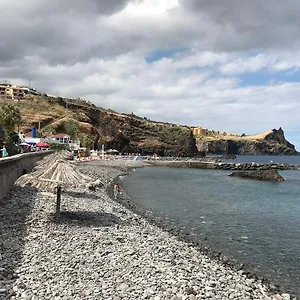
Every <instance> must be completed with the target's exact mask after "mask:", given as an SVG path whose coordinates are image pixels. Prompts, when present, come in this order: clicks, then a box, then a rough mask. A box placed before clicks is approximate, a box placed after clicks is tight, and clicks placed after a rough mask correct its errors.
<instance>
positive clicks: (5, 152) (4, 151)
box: [1, 145, 8, 157]
mask: <svg viewBox="0 0 300 300" xmlns="http://www.w3.org/2000/svg"><path fill="white" fill-rule="evenodd" d="M1 152H2V157H6V156H8V152H7V150H6V148H5V145H3V148H2V149H1Z"/></svg>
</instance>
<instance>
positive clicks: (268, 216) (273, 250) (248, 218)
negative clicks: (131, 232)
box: [123, 156, 300, 297]
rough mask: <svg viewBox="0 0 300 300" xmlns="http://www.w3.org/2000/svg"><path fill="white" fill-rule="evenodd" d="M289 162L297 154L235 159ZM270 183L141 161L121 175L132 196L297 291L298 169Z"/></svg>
mask: <svg viewBox="0 0 300 300" xmlns="http://www.w3.org/2000/svg"><path fill="white" fill-rule="evenodd" d="M270 160H272V161H273V162H287V163H293V164H297V165H300V156H299V157H291V156H284V157H283V156H241V157H238V158H237V160H236V161H237V162H252V161H253V162H269V161H270ZM280 173H281V175H282V176H283V177H284V178H285V179H286V180H285V181H284V182H281V183H270V182H262V181H255V180H247V179H241V178H236V177H229V176H227V175H228V174H230V171H220V170H201V169H177V168H159V167H145V168H140V169H136V170H135V171H134V172H133V173H132V175H130V176H127V177H125V178H123V187H124V189H125V190H126V191H127V193H128V196H129V197H130V199H131V201H132V202H133V203H135V204H137V205H138V206H140V207H143V208H145V209H147V210H150V211H153V212H154V213H158V214H163V215H165V216H167V217H168V218H170V219H171V220H173V221H174V222H175V223H176V224H178V225H179V226H185V228H186V231H187V232H196V233H197V234H198V235H200V236H201V235H203V236H206V237H207V239H208V242H209V243H210V244H212V245H213V246H214V248H215V249H216V250H219V251H221V252H223V253H225V254H228V255H230V256H231V257H235V258H238V259H239V260H240V261H241V262H243V263H245V264H246V265H248V266H250V267H251V268H253V269H254V270H255V272H256V273H257V274H259V275H265V276H266V277H269V278H271V279H273V280H274V281H275V282H277V283H278V282H279V283H281V285H282V286H284V287H285V290H286V291H287V292H291V291H292V292H294V294H296V295H297V296H298V297H299V296H300V171H281V172H280Z"/></svg>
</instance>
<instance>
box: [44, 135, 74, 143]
mask: <svg viewBox="0 0 300 300" xmlns="http://www.w3.org/2000/svg"><path fill="white" fill-rule="evenodd" d="M47 139H49V140H55V141H58V142H60V143H63V144H69V143H70V136H69V135H67V134H66V133H56V134H50V135H48V136H47Z"/></svg>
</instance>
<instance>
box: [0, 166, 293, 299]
mask: <svg viewBox="0 0 300 300" xmlns="http://www.w3.org/2000/svg"><path fill="white" fill-rule="evenodd" d="M142 166H143V162H140V161H122V160H119V161H113V160H112V161H92V162H86V163H83V164H79V165H78V169H79V170H80V171H81V172H83V173H85V174H87V175H89V176H91V177H93V178H94V179H95V180H100V181H101V182H102V183H103V186H102V187H101V188H98V189H96V190H95V191H91V190H88V189H84V188H75V189H64V190H63V193H62V200H61V203H62V206H61V217H60V219H59V220H56V219H55V218H54V211H55V204H56V195H55V194H54V193H50V192H43V191H41V190H36V189H33V188H28V187H25V188H20V187H15V188H13V189H12V190H11V192H10V193H9V195H8V196H7V197H6V198H4V199H3V200H0V208H1V209H0V233H1V240H0V299H27V300H37V299H53V300H62V299H64V300H67V299H112V300H120V299H124V300H132V299H133V300H135V299H137V300H138V299H151V300H193V299H244V300H246V299H247V300H250V299H271V300H288V299H296V298H293V297H292V296H290V295H289V294H287V293H279V292H276V291H275V290H274V289H271V288H270V286H269V285H268V284H266V283H264V281H262V280H260V279H258V278H255V277H251V276H249V275H248V274H247V273H246V272H245V271H243V270H236V269H234V268H232V267H230V266H227V265H225V264H222V263H221V262H219V261H217V260H214V259H213V258H210V257H208V256H207V255H206V254H204V253H203V252H201V250H199V249H198V248H197V247H195V246H193V244H191V243H187V242H184V241H182V240H180V239H178V238H177V237H176V236H175V235H172V234H170V233H169V232H167V231H164V230H162V229H161V228H159V227H158V226H155V225H153V224H152V223H150V222H148V220H147V219H146V218H144V217H142V216H140V215H138V214H136V213H134V212H133V211H131V210H129V209H128V208H126V207H125V206H124V205H122V203H119V202H122V199H120V200H119V201H114V200H113V199H112V194H111V193H110V192H107V191H110V187H111V186H112V184H113V182H114V180H115V179H116V178H117V177H118V176H119V175H121V174H124V173H125V172H127V171H128V170H129V169H130V168H135V167H142Z"/></svg>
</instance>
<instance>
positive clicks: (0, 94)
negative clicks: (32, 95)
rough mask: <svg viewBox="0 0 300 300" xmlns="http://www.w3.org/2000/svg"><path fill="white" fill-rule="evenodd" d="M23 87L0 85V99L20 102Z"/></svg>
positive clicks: (22, 96) (7, 84) (22, 95)
mask: <svg viewBox="0 0 300 300" xmlns="http://www.w3.org/2000/svg"><path fill="white" fill-rule="evenodd" d="M24 95H25V94H24V90H23V87H21V86H18V85H11V84H9V83H2V84H0V99H3V100H20V99H23V98H24Z"/></svg>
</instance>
